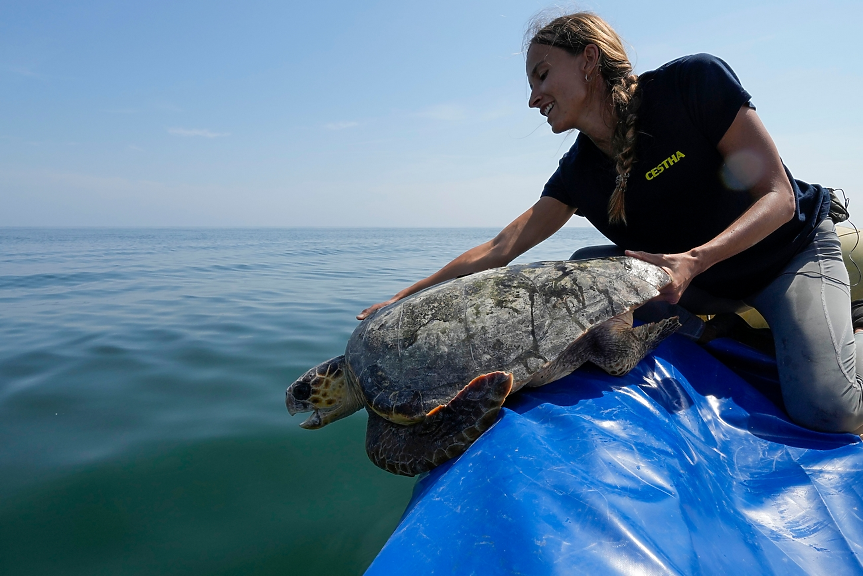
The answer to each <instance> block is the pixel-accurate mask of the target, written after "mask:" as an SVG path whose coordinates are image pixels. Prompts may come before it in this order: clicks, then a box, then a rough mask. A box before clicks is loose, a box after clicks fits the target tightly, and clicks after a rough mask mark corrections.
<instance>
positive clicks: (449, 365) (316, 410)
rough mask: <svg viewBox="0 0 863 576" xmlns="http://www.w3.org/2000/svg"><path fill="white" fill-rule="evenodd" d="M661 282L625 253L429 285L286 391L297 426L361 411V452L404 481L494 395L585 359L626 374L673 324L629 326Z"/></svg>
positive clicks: (476, 423) (486, 415) (484, 413)
mask: <svg viewBox="0 0 863 576" xmlns="http://www.w3.org/2000/svg"><path fill="white" fill-rule="evenodd" d="M669 281H670V279H669V277H668V275H667V274H666V273H665V272H664V271H663V270H662V269H661V268H659V267H657V266H654V265H652V264H648V263H646V262H643V261H641V260H636V259H634V258H626V257H616V258H602V259H596V260H582V261H560V262H537V263H535V264H524V265H515V266H508V267H504V268H495V269H491V270H486V271H484V272H478V273H476V274H472V275H470V276H465V277H462V278H456V279H453V280H449V281H448V282H444V283H441V284H439V285H437V286H433V287H431V288H427V289H425V290H423V291H421V292H418V293H416V294H414V295H412V296H410V297H408V298H405V299H403V300H400V301H398V302H396V303H394V304H391V305H389V306H387V307H385V308H382V309H380V310H378V311H377V312H376V313H375V314H374V315H372V316H370V317H368V318H366V319H365V320H364V321H363V322H362V323H361V324H360V325H359V326H358V327H357V328H356V330H354V332H353V334H352V335H351V337H350V340H349V341H348V345H347V349H346V350H345V354H344V355H343V356H338V357H336V358H333V359H331V360H327V361H326V362H324V363H322V364H320V365H319V366H316V367H314V368H312V369H311V370H309V371H308V372H306V373H305V374H304V375H303V376H301V377H300V378H299V379H297V380H296V381H295V382H294V383H293V384H291V386H290V387H289V388H288V390H287V393H286V399H285V403H286V404H287V407H288V411H289V412H290V413H291V414H292V415H293V414H297V413H300V412H310V411H311V412H312V415H311V416H310V417H309V418H308V419H307V420H306V421H305V422H303V423H302V424H300V426H302V427H303V428H311V429H314V428H321V427H322V426H326V425H327V424H329V423H330V422H333V421H335V420H338V419H340V418H344V417H345V416H348V415H350V414H352V413H354V412H356V411H357V410H359V409H360V408H363V407H365V408H366V410H367V411H368V413H369V420H368V428H367V432H366V451H367V452H368V455H369V458H371V460H372V462H374V463H375V464H376V465H377V466H379V467H381V468H383V469H384V470H387V471H389V472H392V473H394V474H403V475H406V476H414V475H416V474H419V473H421V472H425V471H427V470H430V469H431V468H434V467H435V466H437V465H439V464H441V463H443V462H445V461H447V460H449V459H450V458H453V457H455V456H458V455H459V454H461V453H462V452H464V451H465V450H466V449H467V447H468V446H470V445H471V444H472V443H473V442H474V440H476V439H477V438H478V437H479V436H480V434H482V433H483V432H484V431H485V430H487V429H488V428H489V427H491V425H492V424H493V423H494V422H495V419H496V416H497V413H498V411H499V410H500V407H501V405H502V404H503V401H504V399H505V398H506V397H507V395H509V394H510V393H512V392H515V391H517V390H519V389H520V388H522V387H524V386H542V385H544V384H547V383H549V382H552V381H554V380H557V379H558V378H562V377H563V376H566V375H567V374H569V373H570V372H572V371H573V370H575V369H576V368H578V367H579V366H581V365H582V364H583V363H584V362H587V361H590V362H593V363H594V364H595V365H597V366H599V367H600V368H602V369H604V370H605V371H606V372H608V373H609V374H614V375H620V374H625V373H626V372H629V371H630V370H631V369H632V368H633V367H634V366H635V365H636V364H637V363H638V362H639V361H640V360H641V359H642V358H643V357H644V356H645V354H647V353H648V352H650V351H651V350H652V349H653V348H654V347H655V346H656V345H657V344H658V343H659V342H660V341H661V340H662V339H663V338H665V337H666V336H668V335H669V334H671V333H673V332H674V331H675V330H677V328H678V327H679V326H680V324H679V322H678V321H677V318H676V317H675V318H670V319H667V320H662V321H660V322H657V323H655V324H645V325H642V326H638V327H637V328H633V327H632V310H634V309H635V308H637V307H639V306H640V305H641V304H643V303H644V302H646V301H647V300H649V299H651V298H652V297H654V296H656V295H657V294H658V291H659V289H660V288H662V287H663V286H664V285H665V284H667V283H668V282H669Z"/></svg>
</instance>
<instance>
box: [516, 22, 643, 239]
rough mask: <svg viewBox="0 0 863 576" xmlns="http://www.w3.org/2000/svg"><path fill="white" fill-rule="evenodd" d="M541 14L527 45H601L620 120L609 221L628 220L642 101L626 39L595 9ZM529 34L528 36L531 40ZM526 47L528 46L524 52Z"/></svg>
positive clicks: (570, 48)
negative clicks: (552, 15)
mask: <svg viewBox="0 0 863 576" xmlns="http://www.w3.org/2000/svg"><path fill="white" fill-rule="evenodd" d="M545 20H547V18H546V17H544V16H543V15H539V16H537V17H536V18H534V20H533V21H532V22H531V24H530V26H529V27H528V31H527V33H526V34H525V40H526V42H525V49H527V48H529V47H530V46H531V45H533V44H542V45H546V46H554V47H556V48H561V49H563V50H566V51H567V52H569V53H570V54H572V55H573V56H578V55H579V54H581V53H582V52H584V49H585V48H586V47H587V46H588V45H590V44H594V45H595V46H596V47H597V48H598V49H599V61H598V63H597V69H598V70H599V73H600V75H601V77H602V79H603V81H604V82H605V85H606V87H607V88H608V92H609V94H610V97H611V102H612V106H613V108H614V115H615V117H616V119H617V124H616V125H615V127H614V132H613V133H612V137H611V151H612V156H613V157H614V161H615V169H616V171H617V181H616V185H615V188H614V192H612V194H611V198H609V200H608V221H609V222H610V223H612V224H614V223H616V222H622V223H623V224H624V225H625V224H626V207H625V204H624V199H623V193H624V192H625V191H626V180H627V179H628V178H629V173H630V171H631V170H632V163H633V161H634V160H635V137H636V134H637V131H636V129H635V123H636V120H637V119H638V108H639V105H640V104H641V91H640V90H639V89H638V76H636V75H635V74H633V73H632V64H631V63H630V62H629V58H628V56H627V55H626V49H625V48H624V47H623V41H622V40H621V39H620V36H618V35H617V32H615V31H614V29H613V28H612V27H611V26H609V25H608V23H607V22H606V21H605V20H603V19H602V18H600V17H599V16H597V15H596V14H593V13H592V12H576V13H574V14H567V15H565V16H559V17H557V18H554V19H553V20H551V21H550V22H545ZM528 38H529V40H528ZM526 52H527V50H525V53H526Z"/></svg>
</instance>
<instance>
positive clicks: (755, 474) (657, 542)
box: [368, 336, 863, 576]
mask: <svg viewBox="0 0 863 576" xmlns="http://www.w3.org/2000/svg"><path fill="white" fill-rule="evenodd" d="M713 353H714V355H715V356H714V355H711V354H709V353H708V352H706V351H705V350H704V349H702V348H700V347H699V346H697V345H696V344H693V343H691V342H689V341H686V340H685V339H683V338H682V337H679V336H673V337H671V338H669V339H668V340H666V341H665V342H664V343H663V344H662V345H661V346H660V347H659V348H658V349H657V350H656V352H655V353H654V354H653V355H652V356H648V357H647V358H646V359H645V360H644V361H642V362H641V363H640V364H639V365H638V367H636V369H635V370H633V371H632V372H631V373H630V374H629V375H627V376H626V377H624V378H614V377H611V376H608V375H606V374H604V373H603V372H601V371H600V370H598V369H595V368H592V367H584V368H582V369H580V370H578V371H577V372H576V373H575V374H573V375H571V376H569V377H567V378H564V379H563V380H560V381H558V382H555V383H553V384H550V385H548V386H546V387H544V388H541V389H537V390H532V391H529V392H523V393H519V394H517V395H515V396H513V397H511V398H510V399H509V400H508V402H507V404H506V406H505V408H504V410H502V412H501V417H500V419H499V421H498V422H497V424H495V426H494V427H493V428H492V429H491V430H489V431H488V432H487V433H485V434H484V435H483V436H482V437H481V438H480V439H479V440H478V441H477V442H476V443H475V444H474V445H473V446H472V447H471V448H470V450H468V452H467V453H465V454H464V455H463V456H462V457H461V458H459V459H457V460H455V461H451V462H448V463H447V464H445V465H443V466H440V467H439V468H437V469H435V470H434V471H432V473H431V474H429V475H428V476H426V477H425V478H423V479H422V480H420V481H419V482H418V483H417V486H416V489H415V492H414V497H413V499H412V500H411V502H410V504H409V505H408V508H407V510H406V512H405V514H404V516H403V518H402V521H401V523H400V524H399V526H398V528H397V529H396V531H395V532H394V533H393V535H392V536H391V537H390V539H389V541H388V542H387V544H386V546H384V548H383V550H381V552H380V554H379V555H378V557H377V559H376V560H375V561H374V563H373V564H372V565H371V567H370V568H369V571H368V574H373V575H374V574H386V575H389V574H403V573H411V574H480V575H487V574H527V575H531V576H534V575H541V574H733V575H734V576H742V575H745V574H774V573H775V574H829V575H830V576H839V575H841V574H863V567H861V566H863V443H861V441H860V438H859V437H857V436H854V435H851V434H821V433H818V432H812V431H809V430H806V429H803V428H800V427H798V426H796V425H794V424H792V423H791V422H790V421H789V420H788V418H787V416H785V415H784V413H783V412H782V410H781V409H780V408H779V407H777V405H776V402H780V403H781V397H780V395H779V393H778V386H777V385H776V382H775V365H773V364H772V361H771V360H770V359H769V358H767V357H764V356H762V355H760V354H758V353H756V352H754V351H751V350H750V349H747V348H745V347H743V346H742V345H739V344H736V343H734V342H730V341H724V342H721V341H717V342H716V343H715V344H714V346H713ZM717 358H722V360H723V362H720V361H719V360H717ZM728 366H733V367H734V368H735V369H736V370H737V372H738V373H739V374H742V375H744V376H745V377H746V380H744V379H742V378H741V377H740V376H738V375H737V374H736V373H735V372H732V370H731V369H729V367H728ZM768 398H771V399H772V400H770V399H768Z"/></svg>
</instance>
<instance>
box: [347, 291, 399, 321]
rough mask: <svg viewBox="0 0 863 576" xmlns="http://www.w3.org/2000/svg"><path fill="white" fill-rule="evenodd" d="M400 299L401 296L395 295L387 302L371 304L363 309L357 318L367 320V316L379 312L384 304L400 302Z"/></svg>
mask: <svg viewBox="0 0 863 576" xmlns="http://www.w3.org/2000/svg"><path fill="white" fill-rule="evenodd" d="M399 300H401V298H398V297H397V296H393V297H392V298H390V299H389V300H387V301H386V302H378V303H377V304H375V305H373V306H369V307H368V308H366V309H365V310H363V311H362V312H360V313H359V314H357V320H365V319H366V318H368V317H369V316H371V315H372V314H374V313H375V312H377V311H378V310H380V309H381V308H383V307H384V306H389V305H390V304H392V303H393V302H398V301H399Z"/></svg>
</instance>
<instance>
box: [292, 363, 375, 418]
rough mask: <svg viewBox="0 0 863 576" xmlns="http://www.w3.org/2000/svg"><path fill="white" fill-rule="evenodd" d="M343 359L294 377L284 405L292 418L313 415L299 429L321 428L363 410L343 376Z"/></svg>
mask: <svg viewBox="0 0 863 576" xmlns="http://www.w3.org/2000/svg"><path fill="white" fill-rule="evenodd" d="M346 375H347V366H345V357H344V356H337V357H335V358H332V359H330V360H327V361H326V362H324V363H322V364H319V365H317V366H315V367H314V368H312V369H311V370H309V371H308V372H306V373H305V374H303V375H302V376H300V377H299V378H297V380H296V381H295V382H294V383H293V384H291V385H290V386H288V390H287V392H285V405H286V406H287V407H288V412H290V413H291V416H293V415H294V414H300V413H302V412H312V415H311V416H309V417H308V418H307V419H306V421H305V422H303V423H302V424H300V426H301V427H302V428H306V429H309V430H314V429H316V428H322V427H324V426H326V425H327V424H329V423H330V422H335V421H336V420H339V419H341V418H344V417H345V416H350V415H351V414H353V413H354V412H356V411H357V410H359V409H360V408H362V407H363V402H362V400H361V399H360V396H359V394H357V393H356V392H355V391H354V389H353V387H352V386H351V385H350V383H349V382H348V379H347V377H346Z"/></svg>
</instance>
